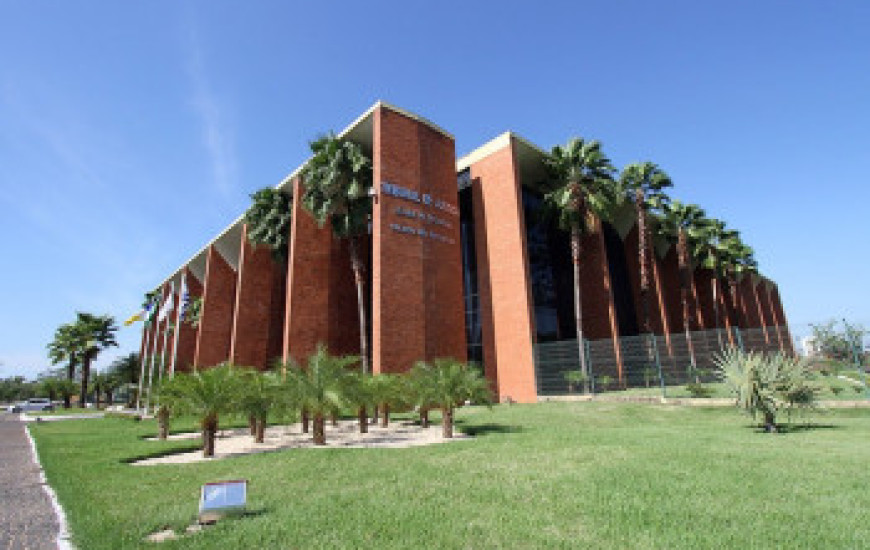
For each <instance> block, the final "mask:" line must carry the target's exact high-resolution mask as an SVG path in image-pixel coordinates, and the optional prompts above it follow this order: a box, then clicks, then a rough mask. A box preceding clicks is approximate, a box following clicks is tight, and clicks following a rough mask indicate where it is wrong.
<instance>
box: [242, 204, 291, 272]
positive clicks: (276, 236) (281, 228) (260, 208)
mask: <svg viewBox="0 0 870 550" xmlns="http://www.w3.org/2000/svg"><path fill="white" fill-rule="evenodd" d="M251 201H252V204H251V206H250V207H249V208H248V210H247V212H245V224H246V225H247V226H248V231H247V235H248V240H249V241H251V242H252V243H255V244H263V245H266V246H268V247H269V248H270V249H271V250H272V256H273V258H275V260H277V261H280V262H282V264H283V261H284V260H286V259H287V243H288V241H289V238H290V231H289V230H290V221H291V219H292V216H293V211H292V209H291V207H290V198H289V197H288V196H287V195H286V194H285V193H282V192H281V191H279V190H277V189H273V188H271V187H266V188H265V189H260V190H259V191H257V192H256V193H254V194H252V195H251Z"/></svg>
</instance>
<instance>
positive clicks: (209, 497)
mask: <svg viewBox="0 0 870 550" xmlns="http://www.w3.org/2000/svg"><path fill="white" fill-rule="evenodd" d="M247 499H248V481H247V480H245V479H241V480H233V481H216V482H213V483H206V484H205V485H203V486H202V490H201V491H200V496H199V518H200V521H204V520H205V521H208V520H211V521H214V520H216V519H218V518H220V517H221V516H224V515H226V514H229V513H241V512H244V511H245V505H246V504H247Z"/></svg>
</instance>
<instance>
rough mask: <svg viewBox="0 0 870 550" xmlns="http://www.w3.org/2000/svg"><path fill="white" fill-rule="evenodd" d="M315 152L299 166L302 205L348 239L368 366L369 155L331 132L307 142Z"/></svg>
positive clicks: (362, 352)
mask: <svg viewBox="0 0 870 550" xmlns="http://www.w3.org/2000/svg"><path fill="white" fill-rule="evenodd" d="M311 152H312V153H314V156H313V157H312V158H311V160H309V161H308V163H307V164H306V165H305V168H304V169H303V175H302V179H303V182H304V184H305V192H304V193H303V195H302V205H303V206H304V207H305V209H306V210H308V212H310V213H311V215H312V216H313V217H314V219H315V220H316V221H317V223H318V225H320V227H323V226H324V225H325V224H326V222H330V226H331V227H332V233H333V234H334V235H335V236H336V237H337V238H339V239H347V242H348V248H349V251H350V264H351V269H353V277H354V281H355V282H356V297H357V307H358V313H359V340H360V358H361V359H362V371H363V372H364V373H366V372H369V358H368V356H369V353H368V337H367V328H366V310H365V298H364V297H363V292H364V288H365V278H364V271H365V267H364V265H363V260H362V257H361V255H360V250H359V243H358V242H357V241H358V240H359V239H360V237H362V236H363V235H366V234H367V233H368V228H369V217H370V214H371V211H372V203H371V200H370V198H369V190H370V189H371V187H372V161H371V159H370V158H369V157H368V156H367V155H366V154H365V152H363V149H362V147H360V146H359V145H358V144H356V143H354V142H352V141H348V140H344V139H339V138H337V137H336V136H335V135H334V134H328V135H326V136H323V137H320V138H318V139H316V140H315V141H313V142H312V143H311Z"/></svg>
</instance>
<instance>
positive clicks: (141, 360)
mask: <svg viewBox="0 0 870 550" xmlns="http://www.w3.org/2000/svg"><path fill="white" fill-rule="evenodd" d="M146 315H147V313H146ZM148 328H149V327H148V321H147V320H146V321H145V325H144V326H143V328H142V331H143V334H142V337H143V338H145V347H144V348H142V351H144V353H143V354H142V357H140V358H139V366H140V370H139V393H137V394H136V412H139V410H140V409H141V408H142V381H143V380H144V379H145V358H146V357H148V344H149V343H150V342H151V331H149V330H148Z"/></svg>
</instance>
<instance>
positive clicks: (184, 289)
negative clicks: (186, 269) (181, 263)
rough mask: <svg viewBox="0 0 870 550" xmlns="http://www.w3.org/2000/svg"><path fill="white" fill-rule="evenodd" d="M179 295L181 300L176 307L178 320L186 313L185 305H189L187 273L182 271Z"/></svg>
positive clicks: (181, 319)
mask: <svg viewBox="0 0 870 550" xmlns="http://www.w3.org/2000/svg"><path fill="white" fill-rule="evenodd" d="M179 294H180V296H181V302H180V305H179V307H178V320H179V321H183V320H184V314H185V313H187V307H188V306H189V305H190V295H189V294H188V292H187V274H186V273H182V275H181V292H179Z"/></svg>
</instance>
